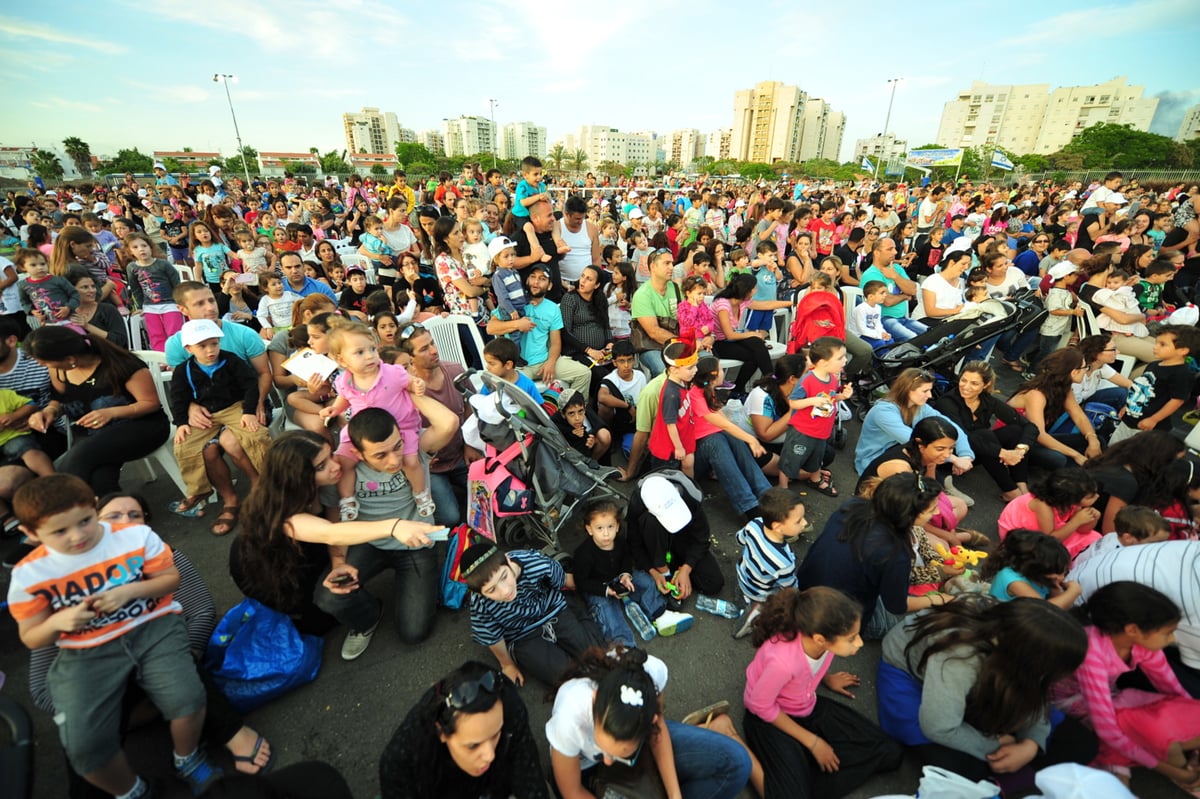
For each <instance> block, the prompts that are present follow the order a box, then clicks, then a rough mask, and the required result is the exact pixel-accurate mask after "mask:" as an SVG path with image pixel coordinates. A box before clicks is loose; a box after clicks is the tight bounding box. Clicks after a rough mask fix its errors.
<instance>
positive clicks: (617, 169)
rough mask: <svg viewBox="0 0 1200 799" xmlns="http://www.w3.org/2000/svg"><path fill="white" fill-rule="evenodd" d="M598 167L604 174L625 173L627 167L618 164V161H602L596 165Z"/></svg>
mask: <svg viewBox="0 0 1200 799" xmlns="http://www.w3.org/2000/svg"><path fill="white" fill-rule="evenodd" d="M596 169H597V170H598V171H599V172H600V173H601V174H603V175H623V174H625V167H624V165H622V164H618V163H617V162H616V161H601V162H600V163H599V164H597V165H596Z"/></svg>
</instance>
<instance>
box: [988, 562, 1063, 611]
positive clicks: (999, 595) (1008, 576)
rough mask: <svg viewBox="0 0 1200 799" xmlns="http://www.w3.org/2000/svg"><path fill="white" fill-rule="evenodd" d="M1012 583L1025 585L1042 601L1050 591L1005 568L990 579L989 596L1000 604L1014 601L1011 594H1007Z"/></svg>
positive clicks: (1010, 568) (1007, 567)
mask: <svg viewBox="0 0 1200 799" xmlns="http://www.w3.org/2000/svg"><path fill="white" fill-rule="evenodd" d="M1013 583H1025V584H1027V585H1028V586H1029V587H1030V588H1032V589H1033V590H1034V591H1037V592H1038V594H1039V595H1040V596H1041V597H1042V599H1046V598H1047V597H1049V596H1050V589H1049V588H1046V587H1045V586H1042V585H1038V584H1037V583H1035V582H1034V581H1033V580H1030V579H1029V578H1028V577H1025V576H1024V575H1023V574H1021V573H1020V572H1018V571H1017V570H1016V569H1014V568H1013V567H1011V566H1005V567H1004V568H1003V569H1001V570H1000V571H998V572H996V576H995V577H993V578H992V590H991V592H990V593H991V596H993V597H995V598H996V599H999V600H1000V601H1001V602H1010V601H1012V600H1013V599H1016V597H1014V596H1013V595H1012V594H1010V593H1008V587H1009V586H1010V585H1012V584H1013Z"/></svg>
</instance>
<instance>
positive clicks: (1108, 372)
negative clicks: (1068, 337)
mask: <svg viewBox="0 0 1200 799" xmlns="http://www.w3.org/2000/svg"><path fill="white" fill-rule="evenodd" d="M1076 348H1077V349H1078V350H1079V353H1080V354H1081V355H1083V360H1084V361H1085V362H1086V363H1087V372H1086V373H1085V374H1084V376H1083V379H1082V380H1080V381H1079V382H1078V383H1075V384H1074V385H1072V386H1071V391H1072V393H1073V394H1074V395H1075V400H1076V401H1077V402H1078V403H1079V404H1080V405H1083V404H1084V403H1085V402H1099V403H1102V404H1104V405H1107V406H1109V407H1110V408H1112V409H1113V411H1117V410H1120V409H1121V408H1123V407H1124V406H1125V397H1126V396H1127V395H1128V393H1129V389H1130V388H1132V387H1133V381H1132V380H1130V379H1129V378H1128V377H1126V376H1125V375H1123V374H1121V373H1120V372H1118V371H1117V370H1116V369H1114V368H1113V367H1112V364H1113V363H1114V362H1115V361H1116V360H1117V345H1116V344H1115V343H1114V342H1113V335H1112V333H1109V332H1108V331H1107V330H1102V331H1100V332H1099V333H1098V334H1096V335H1094V336H1087V337H1085V338H1081V339H1080V340H1079V343H1078V344H1077V345H1076ZM1105 381H1107V382H1108V383H1111V384H1112V385H1110V386H1107V387H1103V383H1104V382H1105Z"/></svg>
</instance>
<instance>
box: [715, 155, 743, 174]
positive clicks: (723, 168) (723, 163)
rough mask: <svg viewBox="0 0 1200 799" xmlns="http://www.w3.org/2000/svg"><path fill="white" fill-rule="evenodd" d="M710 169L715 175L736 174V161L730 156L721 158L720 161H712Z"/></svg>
mask: <svg viewBox="0 0 1200 799" xmlns="http://www.w3.org/2000/svg"><path fill="white" fill-rule="evenodd" d="M711 171H712V173H713V174H715V175H736V174H737V171H738V162H737V161H734V160H733V159H732V158H722V159H721V160H720V161H714V162H713V164H712V167H711Z"/></svg>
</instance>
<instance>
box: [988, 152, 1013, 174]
mask: <svg viewBox="0 0 1200 799" xmlns="http://www.w3.org/2000/svg"><path fill="white" fill-rule="evenodd" d="M992 166H994V167H996V169H1004V170H1007V171H1009V172H1011V171H1012V168H1013V162H1012V161H1009V160H1008V157H1007V156H1006V155H1005V154H1004V153H1002V152H1000V151H999V150H993V151H992Z"/></svg>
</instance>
